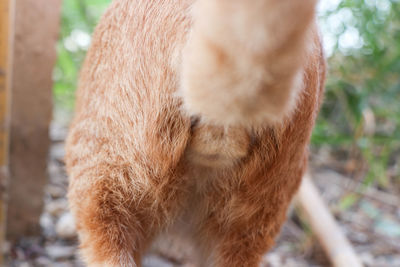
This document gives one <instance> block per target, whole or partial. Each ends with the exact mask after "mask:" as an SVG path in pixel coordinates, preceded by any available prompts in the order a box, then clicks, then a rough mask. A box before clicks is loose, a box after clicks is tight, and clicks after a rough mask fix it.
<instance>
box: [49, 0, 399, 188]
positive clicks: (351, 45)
mask: <svg viewBox="0 0 400 267" xmlns="http://www.w3.org/2000/svg"><path fill="white" fill-rule="evenodd" d="M109 3H110V0H64V4H63V14H62V30H61V38H60V41H59V43H58V47H57V49H58V61H57V66H56V68H55V70H54V79H55V85H54V95H55V100H56V107H57V108H59V109H66V110H72V108H73V103H74V91H75V88H76V81H77V77H78V73H79V67H80V65H81V63H82V61H83V58H84V55H85V53H86V50H87V48H88V45H89V43H90V34H91V32H92V31H93V28H94V26H95V24H96V23H97V21H98V19H99V17H100V15H101V13H102V12H103V11H104V9H105V8H106V7H107V5H108V4H109ZM321 7H322V8H321V11H320V23H321V27H322V32H323V35H324V36H325V38H324V39H325V45H326V47H327V50H328V51H327V52H328V63H329V68H330V69H329V74H328V80H327V86H326V96H325V103H324V106H323V107H322V110H321V115H320V117H319V119H318V123H317V125H316V127H315V130H314V134H313V136H312V144H313V146H314V147H316V148H318V147H321V146H329V147H330V148H332V149H334V150H344V151H347V152H348V153H347V154H345V156H344V157H345V160H347V159H350V158H355V159H356V160H357V161H356V162H357V164H360V168H364V169H365V170H364V173H363V176H365V177H366V179H365V182H366V184H370V183H372V182H375V181H377V182H378V183H379V184H380V185H381V186H388V185H389V183H390V181H393V180H394V179H399V173H398V170H399V168H400V167H399V165H400V162H399V161H400V159H399V157H400V127H399V126H400V2H399V1H398V0H343V1H338V0H336V1H331V0H321ZM362 166H364V167H362ZM365 166H366V167H365ZM396 166H397V167H396Z"/></svg>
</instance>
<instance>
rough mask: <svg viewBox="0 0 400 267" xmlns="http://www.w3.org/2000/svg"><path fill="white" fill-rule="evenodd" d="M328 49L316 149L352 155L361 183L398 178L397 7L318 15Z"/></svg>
mask: <svg viewBox="0 0 400 267" xmlns="http://www.w3.org/2000/svg"><path fill="white" fill-rule="evenodd" d="M321 21H322V22H321V23H322V24H323V27H324V26H325V31H324V34H326V35H328V36H329V35H330V36H331V40H333V42H332V41H331V43H330V44H329V42H328V45H332V44H333V45H332V47H331V51H329V52H330V53H331V54H330V56H329V58H328V63H329V67H330V70H329V74H328V80H327V85H326V96H325V102H324V106H323V108H322V110H321V115H320V117H319V120H318V123H317V125H316V128H315V130H314V134H313V137H312V142H313V144H314V145H323V144H327V145H329V146H331V147H333V148H343V149H347V150H348V151H351V155H350V156H352V157H356V158H357V159H358V161H357V162H358V165H359V168H362V165H363V164H362V162H364V163H366V164H365V165H366V166H367V167H366V171H365V177H366V178H365V183H366V184H370V183H372V182H374V181H377V182H378V183H379V185H380V186H383V187H387V186H388V185H389V183H390V180H392V181H393V180H395V179H399V164H400V158H399V157H400V127H399V126H400V105H399V103H400V2H399V1H395V0H392V1H390V0H375V1H374V0H368V1H364V0H344V1H340V3H339V4H338V5H337V6H336V7H335V8H333V9H330V10H326V11H325V12H324V13H323V14H322V16H321Z"/></svg>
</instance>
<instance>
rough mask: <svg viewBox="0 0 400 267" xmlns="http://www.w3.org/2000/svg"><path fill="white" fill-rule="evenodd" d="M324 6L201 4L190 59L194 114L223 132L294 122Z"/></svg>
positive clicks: (188, 98)
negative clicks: (319, 11)
mask: <svg viewBox="0 0 400 267" xmlns="http://www.w3.org/2000/svg"><path fill="white" fill-rule="evenodd" d="M316 2H317V0H251V1H249V0H198V1H197V2H196V3H195V4H194V6H193V9H192V11H193V27H192V30H191V32H190V34H189V37H188V38H189V39H188V42H187V44H186V47H185V49H184V51H183V58H182V70H181V81H180V82H181V91H180V93H181V94H182V98H183V102H184V107H185V109H186V111H187V112H188V113H189V114H190V115H194V116H199V117H200V118H201V119H202V120H206V121H208V122H211V123H214V124H218V125H221V124H222V125H245V126H246V125H249V126H254V125H255V124H260V123H263V124H265V123H276V122H280V121H282V120H283V119H284V118H285V117H286V116H288V115H289V114H290V113H291V111H293V110H294V108H295V104H296V99H297V96H298V93H299V91H301V89H302V87H303V81H302V77H303V69H304V66H305V63H304V62H305V61H306V60H307V55H308V53H309V51H310V48H309V46H310V45H308V44H309V43H310V42H311V43H314V42H313V40H312V36H313V35H312V34H313V32H314V31H315V22H314V17H315V6H316ZM310 39H311V41H310Z"/></svg>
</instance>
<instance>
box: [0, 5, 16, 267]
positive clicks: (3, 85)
mask: <svg viewBox="0 0 400 267" xmlns="http://www.w3.org/2000/svg"><path fill="white" fill-rule="evenodd" d="M13 11H14V0H1V1H0V266H3V244H4V238H5V229H6V226H5V223H6V188H7V182H8V176H9V175H8V174H9V172H8V152H9V151H8V143H9V141H8V139H9V129H10V127H9V121H10V112H9V110H10V85H11V69H12V67H11V62H12V54H13V53H12V39H13V38H12V36H13V33H12V27H13V18H14V16H13V14H14V12H13Z"/></svg>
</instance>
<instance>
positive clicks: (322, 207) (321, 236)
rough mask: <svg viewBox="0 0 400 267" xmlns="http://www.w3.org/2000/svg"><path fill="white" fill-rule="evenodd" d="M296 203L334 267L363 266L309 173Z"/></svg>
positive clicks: (304, 179)
mask: <svg viewBox="0 0 400 267" xmlns="http://www.w3.org/2000/svg"><path fill="white" fill-rule="evenodd" d="M296 205H297V206H298V208H299V209H300V211H301V212H302V215H304V216H305V217H306V219H307V221H308V223H309V224H310V226H311V229H312V231H313V233H314V234H315V235H316V237H317V238H318V240H319V241H320V243H321V244H322V246H323V248H324V250H325V252H326V254H327V256H328V258H329V259H330V261H331V262H332V264H333V266H334V267H361V266H363V265H362V263H361V261H360V260H359V258H358V257H357V255H356V253H355V251H354V249H353V247H352V246H351V244H350V242H349V241H348V240H347V238H346V237H345V235H344V234H343V232H342V231H341V229H340V227H339V226H338V225H337V223H336V222H335V219H334V218H333V216H332V214H331V213H330V212H329V209H328V207H327V206H326V204H325V203H324V200H323V199H322V198H321V196H320V195H319V193H318V190H317V188H316V187H315V185H314V184H313V182H312V181H311V178H310V176H309V174H306V175H305V177H304V178H303V183H302V185H301V187H300V190H299V192H298V195H297V203H296Z"/></svg>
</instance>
